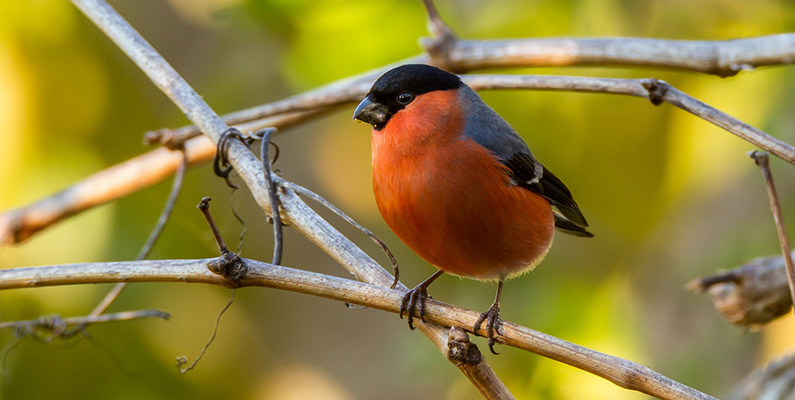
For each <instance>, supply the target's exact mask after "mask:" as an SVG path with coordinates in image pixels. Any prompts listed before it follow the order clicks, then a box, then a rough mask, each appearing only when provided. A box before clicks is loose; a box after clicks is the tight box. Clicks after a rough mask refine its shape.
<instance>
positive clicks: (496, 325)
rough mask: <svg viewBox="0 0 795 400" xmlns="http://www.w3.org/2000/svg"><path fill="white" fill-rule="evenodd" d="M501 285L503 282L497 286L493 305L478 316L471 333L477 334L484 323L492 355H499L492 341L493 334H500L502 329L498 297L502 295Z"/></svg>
mask: <svg viewBox="0 0 795 400" xmlns="http://www.w3.org/2000/svg"><path fill="white" fill-rule="evenodd" d="M502 284H503V281H500V283H499V286H497V297H496V298H495V299H494V303H492V304H491V307H489V309H488V310H486V312H484V313H483V314H480V318H478V320H477V322H475V326H474V327H473V330H472V331H473V332H474V333H475V334H477V332H478V331H479V330H480V325H482V324H483V322H484V321H485V322H486V337H487V338H488V339H489V350H491V352H492V353H493V354H500V353H497V352H496V351H494V344H495V343H496V342H495V340H494V335H495V332H496V334H500V329H501V327H502V321H501V320H500V295H502Z"/></svg>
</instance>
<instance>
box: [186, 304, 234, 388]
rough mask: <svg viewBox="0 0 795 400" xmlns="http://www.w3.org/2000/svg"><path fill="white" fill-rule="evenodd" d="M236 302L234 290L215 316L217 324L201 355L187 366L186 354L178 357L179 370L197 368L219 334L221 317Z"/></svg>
mask: <svg viewBox="0 0 795 400" xmlns="http://www.w3.org/2000/svg"><path fill="white" fill-rule="evenodd" d="M234 302H235V291H234V290H232V294H231V295H230V296H229V301H228V302H227V303H226V306H224V308H223V309H222V310H221V312H219V313H218V316H217V317H216V318H215V325H214V326H213V334H212V335H210V339H209V340H207V343H205V344H204V347H202V351H201V352H199V355H198V356H196V358H194V359H193V362H192V363H191V364H190V365H188V366H187V367H186V366H185V365H187V364H188V358H187V357H185V356H180V357H177V369H178V370H179V373H180V374H183V375H185V374H187V373H188V371H190V370H192V369H194V368H196V365H198V364H199V361H201V359H202V358H204V353H206V352H207V350H208V349H209V348H210V346H211V345H212V344H213V342H214V341H215V338H216V336H218V328H219V327H220V326H221V317H223V316H224V314H226V311H227V310H229V307H231V306H232V303H234Z"/></svg>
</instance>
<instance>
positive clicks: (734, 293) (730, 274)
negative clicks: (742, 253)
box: [687, 256, 792, 329]
mask: <svg viewBox="0 0 795 400" xmlns="http://www.w3.org/2000/svg"><path fill="white" fill-rule="evenodd" d="M785 269H786V266H785V262H784V258H783V257H782V256H777V257H760V258H755V259H753V260H751V261H749V262H747V263H745V264H743V265H741V266H739V267H737V268H735V269H732V270H730V271H726V272H723V273H720V274H718V275H714V276H709V277H705V278H699V279H695V280H693V281H691V282H690V283H688V284H687V288H688V289H689V290H692V291H694V292H696V293H701V292H704V291H707V292H709V294H710V297H711V298H712V303H713V305H714V306H715V309H717V310H718V312H720V313H721V315H723V318H725V319H727V320H728V321H729V322H731V323H735V324H738V325H741V326H746V327H749V328H752V329H755V328H758V327H760V326H762V325H764V324H767V323H768V322H770V321H773V320H774V319H776V318H779V317H781V316H783V315H785V314H787V312H789V310H790V308H792V297H790V292H789V284H788V279H787V272H786V271H785Z"/></svg>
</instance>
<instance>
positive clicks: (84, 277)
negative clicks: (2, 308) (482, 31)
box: [0, 259, 712, 399]
mask: <svg viewBox="0 0 795 400" xmlns="http://www.w3.org/2000/svg"><path fill="white" fill-rule="evenodd" d="M214 260H215V259H200V260H157V261H126V262H109V263H87V264H71V265H54V266H48V267H34V268H18V269H7V270H0V290H2V289H15V288H29V287H41V286H56V285H72V284H89V283H106V282H118V281H122V280H124V281H129V282H187V283H205V284H213V285H220V286H225V287H229V286H230V282H229V281H228V280H227V279H224V278H223V277H221V276H219V275H216V274H214V273H212V272H210V271H208V270H207V267H206V264H207V263H210V262H213V261H214ZM244 261H245V263H246V264H247V266H248V271H247V274H246V276H245V277H244V278H242V279H241V281H240V285H241V286H262V287H270V288H275V289H282V290H289V291H294V292H299V293H305V294H311V295H315V296H320V297H325V298H329V299H333V300H338V301H343V302H347V303H353V304H358V305H363V306H367V307H370V308H373V309H379V310H385V311H389V312H392V313H398V312H399V311H400V303H401V299H402V298H403V295H404V293H405V291H403V290H390V289H387V288H385V287H382V286H376V285H371V284H367V283H362V282H357V281H353V280H349V279H343V278H338V277H333V276H329V275H324V274H319V273H315V272H309V271H304V270H300V269H294V268H288V267H282V266H277V265H272V264H266V263H263V262H260V261H256V260H249V259H244ZM479 315H480V313H479V312H476V311H472V310H466V309H463V308H461V307H458V306H454V305H450V304H446V303H442V302H439V301H436V300H428V301H427V304H426V314H425V319H426V320H427V321H430V322H433V323H436V324H440V325H442V326H447V327H452V326H455V327H458V328H461V329H463V330H465V331H467V332H471V331H472V326H473V325H474V323H475V320H477V319H478V317H479ZM396 322H397V320H396ZM503 331H504V332H503V334H502V335H500V336H498V338H497V341H498V342H500V343H503V344H505V345H508V346H511V347H516V348H519V349H523V350H527V351H530V352H533V353H536V354H539V355H542V356H544V357H549V358H551V359H553V360H557V361H560V362H563V363H565V364H568V365H571V366H574V367H576V368H579V369H582V370H584V371H588V372H590V373H593V374H595V375H597V376H600V377H603V378H605V379H607V380H609V381H611V382H613V383H615V384H617V385H619V386H621V387H624V388H627V389H632V390H637V391H640V392H643V393H646V394H649V395H652V396H656V397H658V398H661V399H712V397H710V396H708V395H706V394H704V393H701V392H699V391H697V390H695V389H692V388H690V387H687V386H685V385H683V384H681V383H679V382H676V381H673V380H671V379H669V378H666V377H665V376H663V375H660V374H659V373H657V372H655V371H653V370H651V369H649V368H647V367H645V366H642V365H639V364H636V363H633V362H631V361H628V360H624V359H621V358H618V357H615V356H611V355H608V354H604V353H600V352H597V351H594V350H591V349H588V348H586V347H582V346H579V345H576V344H573V343H570V342H567V341H565V340H561V339H558V338H556V337H553V336H550V335H547V334H544V333H541V332H538V331H535V330H532V329H530V328H527V327H524V326H521V325H517V324H514V323H511V322H507V321H504V322H503ZM480 333H485V332H480ZM445 346H447V343H445Z"/></svg>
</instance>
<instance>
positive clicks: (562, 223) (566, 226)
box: [555, 213, 593, 237]
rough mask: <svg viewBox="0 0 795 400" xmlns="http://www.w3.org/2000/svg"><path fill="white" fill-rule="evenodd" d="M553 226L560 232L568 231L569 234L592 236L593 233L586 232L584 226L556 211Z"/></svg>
mask: <svg viewBox="0 0 795 400" xmlns="http://www.w3.org/2000/svg"><path fill="white" fill-rule="evenodd" d="M555 227H556V228H558V229H560V230H561V232H564V233H568V234H569V235H574V236H581V237H593V233H591V232H588V230H586V229H585V228H584V227H582V226H579V225H577V224H575V223H574V222H571V221H569V220H568V219H566V217H564V216H562V215H559V214H557V213H555Z"/></svg>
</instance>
